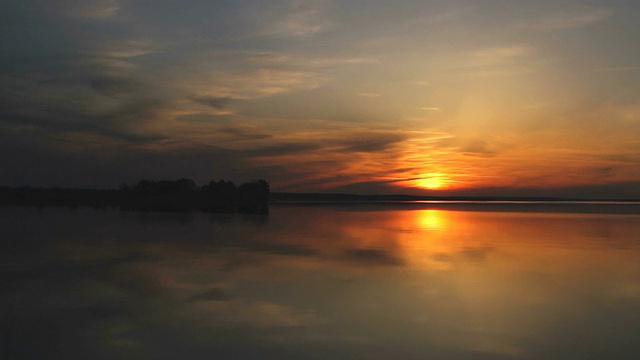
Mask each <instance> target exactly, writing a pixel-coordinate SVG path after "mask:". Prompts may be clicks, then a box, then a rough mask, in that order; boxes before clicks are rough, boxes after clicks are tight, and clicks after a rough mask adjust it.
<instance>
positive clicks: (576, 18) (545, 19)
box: [520, 8, 613, 31]
mask: <svg viewBox="0 0 640 360" xmlns="http://www.w3.org/2000/svg"><path fill="white" fill-rule="evenodd" d="M612 13H613V11H611V10H610V9H597V8H586V9H582V10H575V9H572V10H564V11H562V10H560V11H557V12H555V13H554V14H549V15H546V16H541V17H538V18H534V19H531V20H528V21H525V22H523V23H522V24H521V25H520V26H522V27H525V28H529V29H533V30H544V31H553V30H563V29H576V28H582V27H586V26H589V25H592V24H595V23H597V22H600V21H602V20H604V19H606V18H608V17H609V16H611V14H612Z"/></svg>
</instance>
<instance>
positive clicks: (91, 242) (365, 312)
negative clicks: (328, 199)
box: [0, 204, 640, 359]
mask: <svg viewBox="0 0 640 360" xmlns="http://www.w3.org/2000/svg"><path fill="white" fill-rule="evenodd" d="M430 206H431V205H428V204H424V205H420V206H402V205H397V206H382V205H378V206H315V207H314V206H276V207H273V208H272V211H271V215H269V216H268V217H261V216H245V217H243V216H239V215H235V216H233V215H232V216H214V215H206V214H155V213H136V212H119V211H111V210H92V209H78V210H68V209H55V208H45V209H42V210H37V209H34V208H0V231H1V235H0V237H1V240H0V358H2V359H638V358H640V215H634V214H633V213H637V211H636V210H637V209H638V208H637V206H636V207H633V206H622V205H621V206H620V207H621V208H623V210H622V211H618V210H616V209H618V207H615V206H614V207H613V208H612V207H611V206H609V207H600V208H598V207H595V208H594V207H586V206H583V207H581V206H579V205H572V206H568V207H562V206H555V207H554V206H546V205H539V204H538V205H537V206H534V205H531V206H530V207H529V208H527V207H523V206H519V207H509V206H503V207H501V206H500V205H495V206H487V207H482V206H476V207H474V206H472V205H469V206H468V207H462V208H456V207H452V208H447V207H446V206H445V207H444V208H439V209H437V208H431V209H429V208H428V207H430ZM581 209H582V210H585V211H582V210H581ZM599 212H600V213H599ZM603 212H614V213H603Z"/></svg>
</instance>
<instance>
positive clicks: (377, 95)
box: [358, 92, 382, 98]
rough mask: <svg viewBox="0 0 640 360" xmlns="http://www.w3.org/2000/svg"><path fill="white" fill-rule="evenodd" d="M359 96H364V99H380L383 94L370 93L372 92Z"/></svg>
mask: <svg viewBox="0 0 640 360" xmlns="http://www.w3.org/2000/svg"><path fill="white" fill-rule="evenodd" d="M358 95H359V96H362V97H368V98H378V97H380V96H382V94H378V93H370V92H364V93H360V94H358Z"/></svg>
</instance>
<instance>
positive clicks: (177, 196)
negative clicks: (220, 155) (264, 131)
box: [0, 178, 270, 214]
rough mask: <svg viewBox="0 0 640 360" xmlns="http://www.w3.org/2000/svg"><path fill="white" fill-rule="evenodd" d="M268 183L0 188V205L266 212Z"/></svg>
mask: <svg viewBox="0 0 640 360" xmlns="http://www.w3.org/2000/svg"><path fill="white" fill-rule="evenodd" d="M269 194H270V187H269V183H267V182H266V181H264V180H254V181H251V182H247V183H243V184H241V185H239V186H236V184H234V183H233V182H231V181H225V180H219V181H210V182H209V183H208V184H205V185H203V186H197V185H196V183H195V182H194V181H193V180H191V179H185V178H181V179H178V180H168V181H167V180H161V181H155V180H146V179H145V180H140V181H139V182H137V183H136V184H133V185H128V184H122V185H120V187H119V188H118V189H117V190H87V189H43V188H29V187H23V188H0V204H1V205H31V206H39V207H40V206H69V207H77V206H93V207H108V206H111V207H119V208H120V209H123V210H137V211H176V212H188V211H203V212H211V213H234V212H239V213H256V214H266V213H268V212H269Z"/></svg>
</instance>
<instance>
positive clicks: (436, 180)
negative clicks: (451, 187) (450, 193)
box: [413, 174, 448, 190]
mask: <svg viewBox="0 0 640 360" xmlns="http://www.w3.org/2000/svg"><path fill="white" fill-rule="evenodd" d="M413 184H414V185H415V186H418V187H420V188H423V189H429V190H440V189H445V188H447V187H448V186H447V185H448V179H447V178H446V177H445V176H444V175H442V174H429V175H426V176H425V177H424V178H421V179H417V180H415V181H414V182H413Z"/></svg>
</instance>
